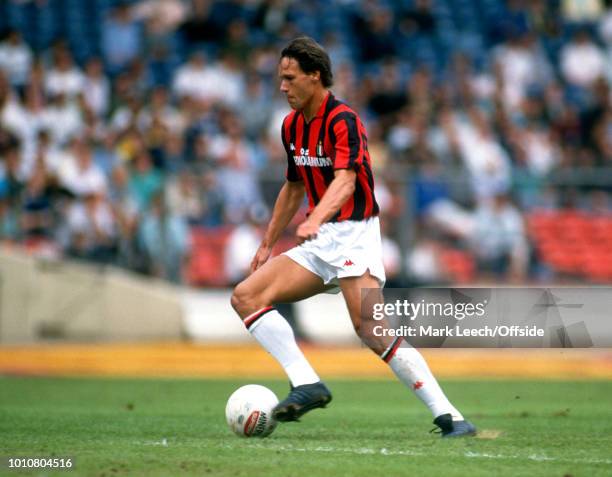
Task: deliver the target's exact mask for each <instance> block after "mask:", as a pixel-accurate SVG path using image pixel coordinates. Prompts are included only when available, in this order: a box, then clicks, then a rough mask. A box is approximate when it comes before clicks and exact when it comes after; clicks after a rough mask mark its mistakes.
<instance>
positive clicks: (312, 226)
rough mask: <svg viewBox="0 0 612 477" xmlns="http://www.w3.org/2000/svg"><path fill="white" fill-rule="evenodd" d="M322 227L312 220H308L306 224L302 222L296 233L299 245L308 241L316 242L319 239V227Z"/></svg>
mask: <svg viewBox="0 0 612 477" xmlns="http://www.w3.org/2000/svg"><path fill="white" fill-rule="evenodd" d="M320 226H321V225H320V224H317V223H316V222H312V221H310V220H306V222H302V223H301V224H300V225H299V226H298V228H297V230H296V232H295V235H296V236H297V242H298V245H299V244H302V243H304V242H305V241H306V240H314V239H316V238H317V234H318V233H319V227H320Z"/></svg>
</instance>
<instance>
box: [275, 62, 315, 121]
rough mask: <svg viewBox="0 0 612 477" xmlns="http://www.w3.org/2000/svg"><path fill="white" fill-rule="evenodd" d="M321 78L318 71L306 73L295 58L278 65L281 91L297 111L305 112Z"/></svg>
mask: <svg viewBox="0 0 612 477" xmlns="http://www.w3.org/2000/svg"><path fill="white" fill-rule="evenodd" d="M319 76H320V74H319V72H318V71H315V72H314V73H304V72H303V71H302V68H300V64H299V63H298V62H297V60H295V59H293V58H286V57H285V58H282V59H281V61H280V63H279V65H278V77H279V78H280V90H281V91H282V92H283V93H285V95H286V96H287V102H288V103H289V106H291V107H292V108H293V109H295V110H297V111H301V110H303V109H304V108H305V107H306V105H307V104H308V102H309V101H310V100H311V99H312V96H313V95H314V92H315V88H316V85H317V83H318V82H319Z"/></svg>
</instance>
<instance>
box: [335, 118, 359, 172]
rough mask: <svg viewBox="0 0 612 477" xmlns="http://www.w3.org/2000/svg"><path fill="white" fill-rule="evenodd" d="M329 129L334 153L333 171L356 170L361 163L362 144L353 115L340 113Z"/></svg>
mask: <svg viewBox="0 0 612 477" xmlns="http://www.w3.org/2000/svg"><path fill="white" fill-rule="evenodd" d="M329 127H330V131H329V137H330V139H331V141H332V144H333V146H334V150H335V152H336V154H335V156H334V169H354V170H358V169H359V167H360V166H361V163H362V162H363V154H362V151H363V144H362V140H361V135H360V134H359V127H358V125H357V117H356V116H355V114H354V113H350V112H343V113H340V114H338V116H336V117H335V118H334V119H333V120H332V121H331V123H330V126H329Z"/></svg>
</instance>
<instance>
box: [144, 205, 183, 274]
mask: <svg viewBox="0 0 612 477" xmlns="http://www.w3.org/2000/svg"><path fill="white" fill-rule="evenodd" d="M139 237H140V242H141V244H142V246H143V249H144V251H145V252H146V254H147V256H148V258H149V261H150V271H151V273H152V274H153V275H155V276H158V277H163V278H166V279H167V280H170V281H173V282H175V283H179V282H180V281H181V279H182V270H183V264H184V262H185V260H186V258H187V254H188V253H189V249H190V241H189V229H188V228H187V222H186V221H185V220H184V218H182V217H180V216H178V215H174V214H172V213H170V212H169V211H168V210H167V208H166V205H165V204H164V200H163V195H162V194H156V195H155V196H154V197H153V198H152V200H151V203H150V206H149V208H148V210H147V211H146V212H145V214H144V216H143V219H142V223H141V225H140V230H139Z"/></svg>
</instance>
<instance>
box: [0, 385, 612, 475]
mask: <svg viewBox="0 0 612 477" xmlns="http://www.w3.org/2000/svg"><path fill="white" fill-rule="evenodd" d="M248 382H249V380H246V379H245V380H241V381H229V380H227V381H219V380H145V379H137V380H127V379H126V380H121V379H52V378H0V455H2V456H3V457H4V458H6V457H7V456H11V455H12V456H50V455H57V456H71V457H73V458H74V459H75V468H74V469H73V470H72V471H70V472H67V471H62V472H50V471H40V470H39V471H30V472H23V471H9V470H8V469H7V468H6V462H3V463H2V465H3V466H4V467H3V468H1V469H0V475H70V476H76V475H83V476H99V477H103V476H104V477H110V476H179V475H181V476H182V475H189V476H244V477H247V476H248V477H253V476H266V477H276V476H279V477H280V476H282V477H286V476H296V477H297V476H308V477H318V476H367V477H373V476H398V475H418V476H421V475H424V476H428V475H442V476H455V475H457V476H462V475H469V476H478V475H487V476H489V475H512V476H517V475H528V476H547V477H548V476H555V475H557V476H564V475H571V476H581V475H584V476H593V475H612V437H611V436H612V382H609V381H608V382H602V381H583V382H557V381H551V382H536V381H501V380H499V381H498V380H495V381H494V380H492V381H450V382H445V383H443V385H444V388H445V389H446V391H447V394H448V395H449V396H450V397H451V399H452V400H453V401H454V402H455V403H456V404H457V406H458V407H460V409H461V410H462V411H463V412H464V413H465V414H466V415H467V416H469V418H470V419H471V420H473V421H474V423H475V424H476V425H477V426H478V427H479V429H481V430H485V431H488V432H487V433H486V434H487V435H488V436H489V437H493V436H495V435H497V434H499V435H498V436H497V437H496V438H487V439H485V438H475V439H474V438H470V439H457V440H441V439H440V438H439V437H437V436H436V435H434V434H429V433H428V431H429V429H430V428H431V427H432V426H431V425H430V423H431V416H430V415H429V412H428V411H427V410H426V409H425V408H424V407H423V406H422V405H421V404H420V403H419V402H418V401H417V400H416V399H415V398H414V397H413V396H412V395H411V393H409V392H407V391H406V390H405V389H404V388H402V386H400V385H399V384H398V383H395V382H392V381H389V382H387V381H335V382H329V383H328V384H329V385H330V387H331V389H332V391H333V392H334V401H333V402H332V404H331V405H330V407H329V408H328V409H325V410H317V411H314V412H312V413H311V414H309V415H307V416H306V417H305V418H304V419H303V422H301V423H297V424H285V425H280V426H279V427H278V428H277V429H276V431H275V432H274V434H273V435H272V436H271V437H269V438H267V439H240V438H238V437H235V436H234V435H233V434H231V433H230V431H229V430H228V428H227V427H226V425H225V418H224V407H225V402H226V399H227V397H228V396H229V395H230V394H231V392H232V391H233V390H234V389H235V388H237V387H238V386H240V385H242V384H247V383H248ZM261 384H265V385H267V386H269V387H270V388H272V389H273V390H274V391H275V392H276V393H277V395H279V397H284V394H285V393H286V391H287V389H286V387H287V385H286V384H285V383H284V382H279V381H268V382H262V383H261ZM164 443H165V444H164Z"/></svg>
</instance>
